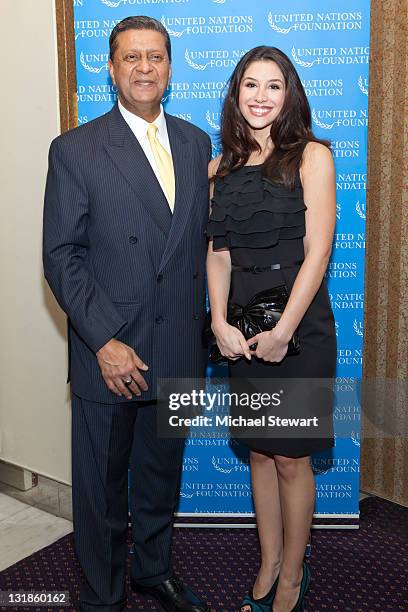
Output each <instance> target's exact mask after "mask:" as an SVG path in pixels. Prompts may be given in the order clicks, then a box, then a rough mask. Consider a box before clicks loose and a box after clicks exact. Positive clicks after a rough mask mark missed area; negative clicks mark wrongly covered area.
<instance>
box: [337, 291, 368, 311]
mask: <svg viewBox="0 0 408 612" xmlns="http://www.w3.org/2000/svg"><path fill="white" fill-rule="evenodd" d="M330 300H331V306H332V308H333V310H362V309H363V308H364V293H362V292H360V293H351V292H350V293H340V292H337V293H330Z"/></svg>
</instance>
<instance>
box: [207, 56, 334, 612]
mask: <svg viewBox="0 0 408 612" xmlns="http://www.w3.org/2000/svg"><path fill="white" fill-rule="evenodd" d="M221 129H222V132H221V134H222V145H223V155H222V156H220V157H218V158H216V159H214V160H213V161H212V162H211V164H210V168H209V175H210V179H211V182H212V189H213V192H212V193H213V198H212V211H211V216H210V221H209V225H208V231H207V233H208V235H209V237H210V242H209V250H208V259H207V275H208V290H209V298H210V304H211V311H212V328H213V331H214V334H215V337H216V340H217V344H218V347H219V349H220V351H221V353H222V355H224V356H225V357H226V358H228V360H229V366H230V376H231V382H234V379H235V380H236V379H237V378H271V379H272V378H303V379H304V378H309V379H311V378H313V379H316V378H319V379H322V378H328V379H330V378H333V377H334V376H335V365H336V336H335V328H334V318H333V313H332V310H331V306H330V301H329V296H328V292H327V285H326V281H325V278H324V274H325V270H326V267H327V264H328V260H329V257H330V253H331V247H332V239H333V232H334V226H335V218H336V196H335V172H334V164H333V159H332V155H331V152H330V149H329V146H328V143H327V142H325V141H321V140H319V139H317V138H316V137H315V136H314V135H313V133H312V130H311V116H310V108H309V104H308V101H307V99H306V95H305V93H304V90H303V87H302V84H301V81H300V79H299V77H298V75H297V72H296V70H295V68H294V67H293V65H292V63H291V62H290V60H289V58H288V57H287V56H286V55H285V54H284V53H282V52H281V51H279V50H278V49H276V48H274V47H257V48H255V49H252V50H251V51H249V52H248V53H247V54H246V55H245V56H244V57H243V58H242V59H241V60H240V62H239V64H238V65H237V67H236V69H235V70H234V73H233V75H232V77H231V81H230V85H229V90H228V93H227V96H226V99H225V103H224V109H223V116H222V128H221ZM275 264H280V268H279V267H278V266H276V265H275ZM271 265H272V268H271ZM253 266H256V268H255V269H254V268H253ZM251 268H252V271H251ZM277 268H278V269H277ZM254 271H255V272H256V273H253V272H254ZM282 284H286V287H287V289H288V292H289V293H290V295H289V300H288V303H287V305H286V308H285V311H284V313H283V314H282V316H281V318H280V320H279V322H278V323H277V325H276V326H275V327H274V328H273V330H271V331H267V332H263V333H261V334H258V335H257V336H256V337H254V338H252V339H249V340H245V338H244V336H243V335H242V334H241V332H240V331H239V330H238V329H236V328H235V327H233V326H231V325H229V324H228V323H227V321H226V313H227V302H228V300H230V301H231V302H234V303H236V304H240V305H245V304H247V303H248V302H249V300H250V299H251V298H252V297H253V296H254V295H255V294H256V293H258V292H260V291H263V290H265V289H269V288H271V287H275V286H277V285H282ZM297 328H298V333H299V338H300V345H301V351H300V353H299V354H298V355H291V356H288V355H286V353H287V349H288V342H289V340H290V338H291V337H292V335H293V333H294V331H295V330H296V329H297ZM254 345H255V346H254ZM331 410H332V407H331V403H330V407H329V411H330V414H331ZM241 441H242V440H241ZM243 441H244V443H245V444H247V445H248V446H249V448H250V449H251V453H250V462H251V479H252V490H253V497H254V504H255V510H256V517H257V526H258V532H259V537H260V543H261V553H262V563H261V567H260V569H259V572H258V575H257V578H256V581H255V583H254V586H253V589H252V591H251V592H250V593H249V594H248V595H247V596H246V597H245V598H244V600H243V602H242V607H241V611H242V612H267V611H270V610H273V612H291V611H293V610H296V611H298V610H302V609H303V597H304V594H305V592H306V590H307V588H308V586H309V582H310V570H309V568H308V566H307V564H305V563H303V558H304V552H305V548H306V544H307V541H308V537H309V533H310V526H311V522H312V517H313V510H314V503H315V484H314V478H313V473H312V470H311V467H310V455H311V454H312V453H314V452H317V451H322V450H324V449H327V448H329V447H331V446H333V438H332V436H326V437H321V438H320V437H316V438H314V439H311V438H301V437H298V438H294V437H291V438H290V439H288V438H286V439H285V438H280V439H279V438H275V439H273V438H259V439H257V438H253V437H249V438H245V439H244V440H243ZM283 533H284V535H285V537H283Z"/></svg>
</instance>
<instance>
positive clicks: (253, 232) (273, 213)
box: [207, 166, 306, 250]
mask: <svg viewBox="0 0 408 612" xmlns="http://www.w3.org/2000/svg"><path fill="white" fill-rule="evenodd" d="M261 171H262V166H243V167H242V168H239V169H238V170H235V171H233V172H231V173H230V174H228V175H227V176H226V177H224V178H223V179H216V182H215V187H214V196H213V199H212V211H211V215H210V219H209V222H208V226H207V235H208V236H212V237H213V248H214V250H217V249H221V248H224V247H228V248H233V247H249V248H263V247H269V246H274V245H275V244H276V243H277V242H278V241H279V240H289V239H292V238H300V237H302V236H304V235H305V231H306V230H305V210H306V206H305V203H304V201H303V190H302V187H301V186H296V187H295V188H294V190H293V191H290V190H289V189H287V188H286V187H285V186H282V185H278V184H277V183H273V182H271V181H270V180H268V179H267V178H264V177H262V175H261Z"/></svg>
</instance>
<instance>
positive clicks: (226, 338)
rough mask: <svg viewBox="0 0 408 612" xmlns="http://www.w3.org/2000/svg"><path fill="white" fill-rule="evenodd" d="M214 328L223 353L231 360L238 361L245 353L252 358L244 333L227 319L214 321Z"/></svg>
mask: <svg viewBox="0 0 408 612" xmlns="http://www.w3.org/2000/svg"><path fill="white" fill-rule="evenodd" d="M211 327H212V330H213V332H214V335H215V339H216V340H217V345H218V348H219V349H220V353H221V355H223V357H227V359H230V360H231V361H236V360H237V359H239V358H240V357H242V356H243V355H244V356H245V357H246V358H247V359H249V360H251V351H250V350H249V347H248V344H247V341H246V340H245V338H244V336H243V335H242V333H241V332H240V331H239V329H237V328H236V327H234V326H233V325H230V324H229V323H227V322H226V321H222V322H220V323H217V324H215V323H213V324H212V326H211Z"/></svg>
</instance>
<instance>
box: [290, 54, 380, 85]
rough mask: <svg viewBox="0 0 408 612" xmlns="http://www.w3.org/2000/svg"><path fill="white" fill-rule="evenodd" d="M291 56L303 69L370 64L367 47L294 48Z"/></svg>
mask: <svg viewBox="0 0 408 612" xmlns="http://www.w3.org/2000/svg"><path fill="white" fill-rule="evenodd" d="M291 54H292V58H293V61H294V62H295V64H298V66H301V67H302V68H312V67H313V66H314V65H315V64H317V65H319V64H322V65H331V66H334V65H340V66H354V65H355V64H368V63H369V57H370V49H369V47H367V46H365V47H364V46H357V47H298V48H296V47H295V46H293V47H292V51H291ZM360 79H361V87H364V79H363V77H362V76H361V77H360ZM359 85H360V83H359Z"/></svg>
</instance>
